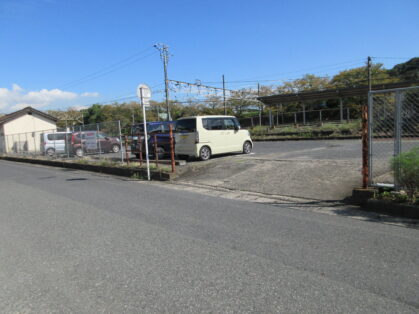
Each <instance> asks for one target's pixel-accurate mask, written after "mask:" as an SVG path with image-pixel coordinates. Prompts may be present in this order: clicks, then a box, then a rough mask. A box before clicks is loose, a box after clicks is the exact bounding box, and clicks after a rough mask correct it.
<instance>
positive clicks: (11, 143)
mask: <svg viewBox="0 0 419 314" xmlns="http://www.w3.org/2000/svg"><path fill="white" fill-rule="evenodd" d="M56 130H57V125H56V123H55V122H53V121H51V120H49V119H46V118H44V117H42V116H39V115H37V114H35V113H33V114H26V115H24V116H21V117H19V118H16V119H14V120H12V121H9V122H6V123H5V124H4V125H3V131H4V135H5V147H6V151H7V152H13V151H14V152H34V153H39V152H40V150H41V133H42V131H51V132H52V131H56Z"/></svg>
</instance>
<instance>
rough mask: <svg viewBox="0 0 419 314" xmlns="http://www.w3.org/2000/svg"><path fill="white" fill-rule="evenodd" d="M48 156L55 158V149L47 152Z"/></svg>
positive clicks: (49, 149)
mask: <svg viewBox="0 0 419 314" xmlns="http://www.w3.org/2000/svg"><path fill="white" fill-rule="evenodd" d="M46 154H47V155H48V156H54V154H55V150H54V148H48V149H47V151H46Z"/></svg>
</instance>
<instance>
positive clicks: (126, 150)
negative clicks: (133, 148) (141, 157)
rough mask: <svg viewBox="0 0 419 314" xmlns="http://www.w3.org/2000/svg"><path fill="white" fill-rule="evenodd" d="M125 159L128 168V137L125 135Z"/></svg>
mask: <svg viewBox="0 0 419 314" xmlns="http://www.w3.org/2000/svg"><path fill="white" fill-rule="evenodd" d="M124 139H125V159H126V160H127V165H128V166H129V155H128V137H127V136H126V135H125V137H124Z"/></svg>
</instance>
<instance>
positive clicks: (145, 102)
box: [137, 84, 151, 181]
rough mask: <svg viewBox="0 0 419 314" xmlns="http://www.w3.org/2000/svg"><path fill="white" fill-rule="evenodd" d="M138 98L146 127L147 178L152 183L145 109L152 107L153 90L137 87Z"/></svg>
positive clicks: (145, 86) (144, 86) (142, 86)
mask: <svg viewBox="0 0 419 314" xmlns="http://www.w3.org/2000/svg"><path fill="white" fill-rule="evenodd" d="M137 96H138V98H139V99H140V104H141V107H143V123H144V124H143V125H144V146H145V158H146V162H147V178H148V181H150V161H149V159H148V137H147V119H146V113H145V108H146V107H150V99H151V89H150V87H148V86H147V85H146V84H140V85H138V87H137Z"/></svg>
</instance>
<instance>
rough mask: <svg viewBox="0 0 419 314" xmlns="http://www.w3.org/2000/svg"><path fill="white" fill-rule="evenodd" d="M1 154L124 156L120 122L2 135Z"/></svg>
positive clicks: (114, 157)
mask: <svg viewBox="0 0 419 314" xmlns="http://www.w3.org/2000/svg"><path fill="white" fill-rule="evenodd" d="M0 153H1V154H4V155H13V156H43V157H45V158H53V159H69V158H81V157H85V158H88V159H105V158H106V159H111V160H114V161H118V160H123V158H124V152H123V145H122V137H121V126H120V122H119V121H116V122H105V123H97V124H89V125H83V126H72V127H68V128H61V129H60V128H57V129H50V130H42V131H36V132H27V133H17V134H5V135H1V136H0Z"/></svg>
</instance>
